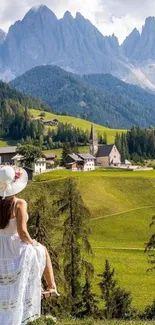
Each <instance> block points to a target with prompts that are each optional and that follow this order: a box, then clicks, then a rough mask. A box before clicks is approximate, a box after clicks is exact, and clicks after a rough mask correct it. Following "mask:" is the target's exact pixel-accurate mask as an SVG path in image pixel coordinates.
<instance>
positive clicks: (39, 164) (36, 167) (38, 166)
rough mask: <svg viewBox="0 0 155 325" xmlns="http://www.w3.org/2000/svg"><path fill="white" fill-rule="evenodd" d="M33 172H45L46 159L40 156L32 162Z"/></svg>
mask: <svg viewBox="0 0 155 325" xmlns="http://www.w3.org/2000/svg"><path fill="white" fill-rule="evenodd" d="M33 171H34V173H37V174H41V173H44V172H46V159H45V158H40V159H38V160H37V161H36V162H35V163H34V164H33Z"/></svg>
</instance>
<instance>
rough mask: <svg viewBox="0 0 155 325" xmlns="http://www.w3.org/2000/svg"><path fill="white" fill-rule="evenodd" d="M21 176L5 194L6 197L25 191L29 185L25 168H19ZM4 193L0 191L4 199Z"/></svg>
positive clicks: (0, 195)
mask: <svg viewBox="0 0 155 325" xmlns="http://www.w3.org/2000/svg"><path fill="white" fill-rule="evenodd" d="M19 169H20V172H21V176H20V178H17V179H16V180H15V181H14V182H13V183H12V184H11V186H9V189H8V190H6V192H5V197H8V196H12V195H15V194H17V193H20V192H21V191H23V190H24V188H25V187H26V185H27V183H28V175H27V172H26V170H25V169H24V168H21V167H19ZM3 195H4V191H0V197H3Z"/></svg>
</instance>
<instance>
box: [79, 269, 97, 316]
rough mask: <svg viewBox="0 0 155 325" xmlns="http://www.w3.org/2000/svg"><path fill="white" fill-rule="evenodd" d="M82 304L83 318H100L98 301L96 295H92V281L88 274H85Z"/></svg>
mask: <svg viewBox="0 0 155 325" xmlns="http://www.w3.org/2000/svg"><path fill="white" fill-rule="evenodd" d="M82 302H83V306H82V316H87V317H93V316H95V317H97V316H98V307H97V303H98V301H97V300H96V294H94V293H92V286H91V279H90V276H89V274H88V273H87V272H86V273H85V284H84V287H83V290H82Z"/></svg>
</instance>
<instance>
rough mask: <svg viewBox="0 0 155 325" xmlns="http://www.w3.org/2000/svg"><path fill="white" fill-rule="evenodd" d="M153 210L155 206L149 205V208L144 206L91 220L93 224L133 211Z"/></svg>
mask: <svg viewBox="0 0 155 325" xmlns="http://www.w3.org/2000/svg"><path fill="white" fill-rule="evenodd" d="M151 208H155V205H148V206H144V207H138V208H134V209H128V210H126V211H122V212H117V213H113V214H107V215H105V216H102V217H97V218H93V219H91V222H92V221H94V220H99V219H104V218H109V217H113V216H118V215H121V214H124V213H128V212H132V211H137V210H143V209H151Z"/></svg>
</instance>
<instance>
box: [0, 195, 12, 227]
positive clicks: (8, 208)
mask: <svg viewBox="0 0 155 325" xmlns="http://www.w3.org/2000/svg"><path fill="white" fill-rule="evenodd" d="M13 206H14V197H13V196H11V197H7V198H5V199H3V198H2V197H0V229H5V228H6V227H7V225H8V223H9V220H10V218H11V217H12V214H13Z"/></svg>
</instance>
